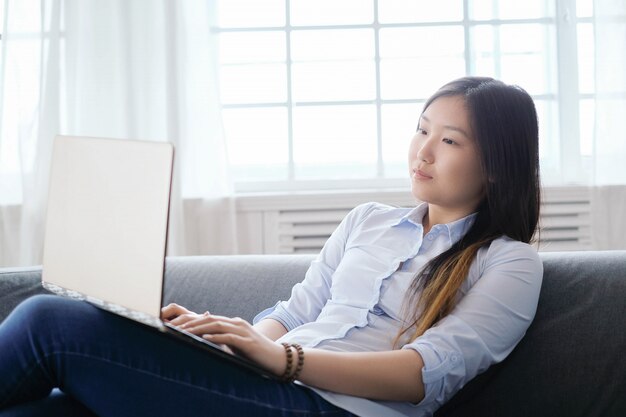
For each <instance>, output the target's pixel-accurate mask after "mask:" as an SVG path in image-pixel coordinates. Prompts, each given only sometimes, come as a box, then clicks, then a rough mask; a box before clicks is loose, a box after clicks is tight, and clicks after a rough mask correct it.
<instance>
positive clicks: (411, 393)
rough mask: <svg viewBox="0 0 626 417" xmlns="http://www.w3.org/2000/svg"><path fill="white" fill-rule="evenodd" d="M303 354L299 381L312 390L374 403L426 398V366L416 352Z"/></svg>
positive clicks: (320, 351) (311, 350)
mask: <svg viewBox="0 0 626 417" xmlns="http://www.w3.org/2000/svg"><path fill="white" fill-rule="evenodd" d="M304 351H305V364H304V367H303V369H302V373H301V374H300V377H299V378H298V379H299V380H300V381H302V382H303V383H305V384H307V385H310V386H312V387H317V388H321V389H324V390H327V391H333V392H337V393H340V394H348V395H354V396H357V397H364V398H369V399H372V400H385V401H410V402H413V403H418V402H419V401H421V400H422V398H424V384H423V382H422V367H423V366H424V363H423V361H422V357H421V356H420V354H419V353H417V352H416V351H414V350H408V349H407V350H394V351H388V352H357V353H354V352H331V351H326V350H322V349H304Z"/></svg>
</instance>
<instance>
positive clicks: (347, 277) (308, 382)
mask: <svg viewBox="0 0 626 417" xmlns="http://www.w3.org/2000/svg"><path fill="white" fill-rule="evenodd" d="M409 175H410V177H411V191H412V193H413V195H414V197H415V198H416V199H417V200H419V201H422V202H423V203H422V204H420V205H418V206H417V207H416V208H414V209H404V208H393V207H389V206H385V205H381V204H375V203H370V204H364V205H361V206H359V207H357V208H355V209H354V210H352V211H351V212H350V213H349V214H348V216H347V217H346V218H345V219H344V220H343V221H342V223H341V224H340V225H339V227H338V228H337V230H336V231H335V232H334V233H333V235H332V236H331V238H330V239H329V240H328V242H327V243H326V245H325V246H324V248H323V250H322V252H321V253H320V255H319V257H318V258H317V259H316V260H315V261H314V262H313V263H312V265H311V267H310V269H309V271H308V272H307V274H306V277H305V279H304V281H303V282H302V283H300V284H298V285H296V286H295V287H294V288H293V291H292V295H291V298H290V299H289V300H288V301H286V302H280V303H278V304H277V305H276V306H275V307H273V308H271V309H268V310H266V311H264V312H263V313H261V314H259V315H258V316H257V317H256V318H255V324H254V326H252V325H250V324H248V323H246V322H245V321H243V320H241V319H232V318H227V317H220V316H214V315H210V314H208V313H205V314H196V313H193V312H190V311H188V310H186V309H185V308H184V307H181V306H178V305H175V304H171V305H169V306H166V307H165V308H163V318H164V319H165V320H168V321H170V322H171V323H172V324H174V325H177V326H181V327H183V328H184V329H185V330H187V331H189V332H191V333H194V334H197V335H201V336H202V337H204V338H206V339H208V340H210V341H212V342H215V343H218V344H224V345H226V346H228V347H229V348H230V349H232V350H233V351H234V352H236V353H237V354H240V355H243V356H246V357H247V358H249V359H251V360H253V361H255V362H257V363H258V364H260V365H261V366H262V367H264V368H266V369H267V370H269V371H270V372H272V373H274V374H275V375H277V376H281V377H282V378H283V379H284V380H285V381H286V383H281V382H278V381H273V380H269V379H264V378H262V377H257V376H256V375H253V374H250V373H247V372H246V371H243V370H240V369H238V368H236V367H234V366H232V365H230V364H228V363H223V361H220V360H219V359H215V358H213V357H211V356H209V355H206V353H203V352H201V351H199V350H194V349H193V348H191V347H186V346H181V345H180V344H178V343H174V342H172V341H170V340H169V339H166V338H161V337H159V335H158V334H153V333H151V332H148V331H144V330H143V329H142V328H140V327H137V326H136V325H135V324H133V323H132V322H129V321H126V320H123V319H121V318H119V317H117V316H114V315H111V314H109V313H106V312H103V311H101V310H98V309H97V308H94V307H93V306H91V305H89V304H86V303H81V302H76V301H70V300H65V299H61V298H57V297H51V296H41V297H34V298H31V299H29V300H27V301H25V302H24V303H22V304H21V305H20V306H19V307H18V308H16V310H15V311H14V312H13V313H12V314H11V316H9V317H8V318H7V320H6V321H5V322H4V323H3V324H2V325H1V326H0V375H2V379H1V380H0V409H1V410H5V411H4V412H3V411H0V416H5V415H9V414H4V413H12V414H10V415H28V413H30V412H36V411H37V410H41V409H42V408H43V407H47V408H46V410H47V411H46V415H52V414H51V413H52V411H50V410H52V409H53V408H52V407H53V406H54V407H58V409H59V410H61V409H62V410H63V411H62V413H64V415H71V414H70V413H74V414H75V415H92V414H90V413H95V414H96V415H99V416H116V417H119V416H126V415H128V416H131V415H133V416H136V415H176V416H183V415H185V416H186V415H189V416H192V415H193V416H203V415H206V416H222V415H223V416H231V415H233V416H234V415H246V416H257V415H258V416H261V415H267V416H275V415H284V416H291V415H307V416H309V415H310V416H317V415H325V416H326V415H337V416H350V415H359V416H383V415H384V416H422V415H430V414H432V413H433V412H434V411H435V410H436V409H437V408H438V407H439V406H441V405H442V404H443V403H444V402H445V401H447V400H448V399H450V398H451V397H452V396H453V395H454V393H455V392H457V391H458V390H459V389H460V388H461V387H462V386H463V385H464V384H465V383H467V382H468V381H469V380H471V379H472V378H473V377H474V376H476V375H477V374H478V373H480V372H483V371H484V370H485V369H487V368H488V367H489V366H490V365H492V364H494V363H496V362H499V361H502V360H503V359H504V358H505V357H506V356H507V355H508V354H509V353H510V352H511V350H512V349H513V348H514V347H515V345H516V344H517V343H518V342H519V341H520V340H521V338H522V337H523V335H524V333H525V331H526V329H527V328H528V326H529V324H530V322H531V321H532V319H533V317H534V314H535V310H536V306H537V300H538V297H539V289H540V286H541V279H542V272H543V271H542V264H541V261H540V260H539V257H538V255H537V253H536V251H535V250H534V249H533V248H532V247H531V246H530V245H529V244H528V243H529V242H530V240H531V238H532V236H533V234H534V232H535V228H536V225H537V221H538V216H539V168H538V133H537V116H536V112H535V107H534V104H533V101H532V99H531V98H530V97H529V95H528V94H527V93H526V92H525V91H524V90H522V89H520V88H518V87H514V86H508V85H505V84H503V83H501V82H499V81H496V80H493V79H490V78H479V77H466V78H462V79H458V80H455V81H452V82H450V83H448V84H446V85H445V86H443V87H442V88H441V89H440V90H438V91H437V92H436V93H435V94H434V95H433V96H432V97H431V98H430V99H429V100H428V101H427V102H426V104H425V106H424V110H423V112H422V114H421V116H420V119H419V122H418V128H417V132H416V134H415V136H414V137H413V139H412V142H411V145H410V149H409ZM294 379H297V381H298V382H297V383H291V381H292V380H294ZM53 387H60V388H61V389H62V390H63V391H64V392H65V393H66V394H67V395H61V396H59V395H57V396H54V397H47V396H48V394H49V392H50V390H51V389H52V388H53ZM51 404H52V405H51ZM59 412H60V413H61V411H59Z"/></svg>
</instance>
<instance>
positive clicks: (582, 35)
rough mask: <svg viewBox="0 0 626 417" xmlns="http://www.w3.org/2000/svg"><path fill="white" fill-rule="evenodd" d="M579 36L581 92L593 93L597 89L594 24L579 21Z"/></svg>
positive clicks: (579, 79)
mask: <svg viewBox="0 0 626 417" xmlns="http://www.w3.org/2000/svg"><path fill="white" fill-rule="evenodd" d="M577 35H578V36H577V38H578V88H579V90H580V92H581V93H583V94H585V93H593V92H594V91H595V88H596V87H595V66H594V59H593V57H594V56H595V49H594V38H593V25H592V24H591V23H579V24H578V25H577Z"/></svg>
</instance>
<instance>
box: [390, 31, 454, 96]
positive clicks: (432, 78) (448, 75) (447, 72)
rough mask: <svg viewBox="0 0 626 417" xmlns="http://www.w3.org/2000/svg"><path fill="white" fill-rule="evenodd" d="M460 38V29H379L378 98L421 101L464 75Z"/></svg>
mask: <svg viewBox="0 0 626 417" xmlns="http://www.w3.org/2000/svg"><path fill="white" fill-rule="evenodd" d="M463 39H464V35H463V28H461V27H419V28H389V29H381V31H380V56H381V63H380V75H381V95H382V97H383V98H384V99H410V98H415V99H419V98H422V99H423V98H426V97H429V96H430V95H431V94H432V93H434V92H435V90H437V89H438V88H439V87H441V86H442V85H443V84H445V83H446V82H448V81H450V80H452V79H455V78H458V77H461V76H463V75H465V59H464V47H465V44H464V41H463ZM407 45H411V48H407Z"/></svg>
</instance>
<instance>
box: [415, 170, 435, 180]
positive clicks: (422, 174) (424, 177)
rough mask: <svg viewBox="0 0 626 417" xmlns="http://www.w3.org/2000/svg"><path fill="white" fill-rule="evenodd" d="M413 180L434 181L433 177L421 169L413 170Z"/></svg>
mask: <svg viewBox="0 0 626 417" xmlns="http://www.w3.org/2000/svg"><path fill="white" fill-rule="evenodd" d="M413 178H415V179H417V180H432V179H433V177H431V176H430V175H428V174H427V173H425V172H424V171H422V170H421V169H414V170H413Z"/></svg>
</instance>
